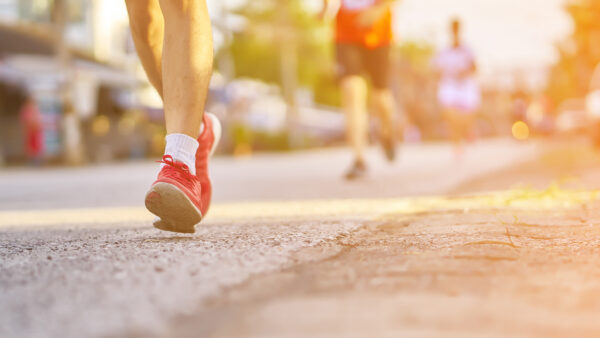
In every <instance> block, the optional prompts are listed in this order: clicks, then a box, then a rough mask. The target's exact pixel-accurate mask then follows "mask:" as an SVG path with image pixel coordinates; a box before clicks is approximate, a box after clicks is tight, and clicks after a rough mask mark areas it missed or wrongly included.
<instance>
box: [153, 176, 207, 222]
mask: <svg viewBox="0 0 600 338" xmlns="http://www.w3.org/2000/svg"><path fill="white" fill-rule="evenodd" d="M146 208H147V209H148V210H149V211H150V212H151V213H153V214H155V215H156V216H158V217H160V219H161V220H163V221H162V222H160V224H159V225H160V228H159V229H160V230H165V231H171V232H180V233H185V234H193V233H194V232H196V224H198V223H200V221H201V220H202V213H201V212H200V210H198V208H196V206H195V205H194V203H192V201H190V199H189V198H188V197H187V196H186V195H185V193H183V192H182V191H181V190H179V188H177V187H176V186H174V185H172V184H169V183H164V182H159V183H156V184H155V185H153V186H152V188H150V191H148V193H147V194H146ZM154 226H155V227H157V225H156V224H154Z"/></svg>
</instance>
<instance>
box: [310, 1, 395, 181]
mask: <svg viewBox="0 0 600 338" xmlns="http://www.w3.org/2000/svg"><path fill="white" fill-rule="evenodd" d="M394 2H395V1H394V0H341V3H340V4H338V5H339V6H338V10H337V15H336V19H335V21H336V22H335V45H336V48H335V49H336V50H335V52H336V62H337V65H336V67H337V69H336V70H337V75H338V76H339V78H340V83H341V88H342V109H343V110H344V112H345V113H346V118H347V135H348V141H349V142H350V145H351V147H352V150H353V152H354V162H353V164H352V166H351V167H350V169H349V171H348V172H347V173H346V176H345V177H346V179H348V180H354V179H358V178H361V177H363V176H365V174H366V172H367V166H366V163H365V149H366V147H367V146H368V139H369V138H368V130H369V128H368V125H369V123H368V122H369V119H368V114H367V105H368V104H367V102H368V86H369V85H368V82H367V80H370V84H371V87H372V89H373V90H372V92H371V100H372V107H373V109H374V111H375V112H376V113H377V116H378V117H379V120H380V135H379V136H380V141H381V144H382V146H383V149H384V152H385V156H386V157H387V159H388V160H389V161H393V160H394V159H395V139H394V130H393V125H394V123H393V120H394V116H393V113H394V105H395V103H394V98H393V96H392V93H391V91H390V89H389V73H390V45H391V43H392V11H391V5H392V3H394ZM332 5H333V1H332V0H324V1H323V12H322V14H321V16H323V17H324V16H325V15H326V14H327V13H328V12H329V11H330V10H331V8H332Z"/></svg>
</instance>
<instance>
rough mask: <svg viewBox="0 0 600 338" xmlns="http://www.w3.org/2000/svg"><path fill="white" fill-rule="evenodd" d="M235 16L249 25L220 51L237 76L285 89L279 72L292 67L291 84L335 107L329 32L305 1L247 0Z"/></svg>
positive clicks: (337, 100) (335, 97)
mask: <svg viewBox="0 0 600 338" xmlns="http://www.w3.org/2000/svg"><path fill="white" fill-rule="evenodd" d="M235 12H236V14H238V15H241V16H243V17H244V18H245V19H246V20H247V25H246V26H245V28H244V29H243V30H242V31H239V32H235V33H234V34H233V38H232V39H231V41H230V44H229V46H226V47H225V48H227V49H228V50H222V51H221V52H222V53H223V52H229V53H231V55H232V57H233V63H234V68H235V75H236V76H237V77H249V78H255V79H259V80H262V81H265V82H271V83H278V84H279V85H280V87H282V88H284V87H285V83H284V82H285V81H286V80H285V79H286V78H288V80H287V81H290V79H289V76H287V77H286V74H285V73H282V72H283V71H285V69H284V67H293V68H296V70H292V71H293V72H295V73H296V80H295V81H293V82H297V83H298V85H300V86H303V87H307V88H310V89H312V91H313V93H314V97H315V101H316V102H317V103H321V104H327V105H339V90H338V86H337V85H336V81H335V76H334V60H333V43H332V32H331V29H330V27H329V25H328V24H324V23H322V22H320V21H319V20H318V19H317V18H316V15H315V14H313V13H311V12H310V11H308V10H307V8H306V7H305V5H304V1H303V0H288V1H281V0H269V1H248V2H246V3H245V4H244V5H242V6H241V7H239V8H238V9H237V10H235ZM289 49H291V51H290V50H289ZM290 53H293V56H295V57H296V58H297V59H296V60H286V59H282V58H290V57H291V56H290V55H291V54H290ZM286 54H287V56H286ZM217 60H219V58H218V57H217ZM282 61H283V62H282ZM288 61H291V62H288ZM217 62H218V61H217ZM288 71H289V69H288ZM288 75H289V74H288ZM292 85H294V84H293V83H292Z"/></svg>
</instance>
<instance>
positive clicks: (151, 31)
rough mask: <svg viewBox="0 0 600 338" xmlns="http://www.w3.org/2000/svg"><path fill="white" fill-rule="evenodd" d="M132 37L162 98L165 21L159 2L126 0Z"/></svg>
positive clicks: (149, 77)
mask: <svg viewBox="0 0 600 338" xmlns="http://www.w3.org/2000/svg"><path fill="white" fill-rule="evenodd" d="M125 3H126V5H127V12H128V13H129V22H130V27H131V35H132V36H133V41H134V43H135V48H136V50H137V52H138V55H139V58H140V61H141V62H142V66H143V67H144V70H145V71H146V75H147V76H148V79H149V80H150V83H151V84H152V85H153V86H154V88H156V91H158V93H159V94H160V96H161V97H162V94H163V88H162V66H161V63H162V53H163V41H164V30H165V27H164V19H163V15H162V12H161V10H160V6H159V4H158V0H126V1H125Z"/></svg>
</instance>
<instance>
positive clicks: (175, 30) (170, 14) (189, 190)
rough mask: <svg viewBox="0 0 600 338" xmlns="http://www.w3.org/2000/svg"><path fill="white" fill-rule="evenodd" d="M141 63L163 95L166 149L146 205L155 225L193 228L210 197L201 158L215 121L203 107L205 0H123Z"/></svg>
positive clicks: (208, 68) (212, 139)
mask: <svg viewBox="0 0 600 338" xmlns="http://www.w3.org/2000/svg"><path fill="white" fill-rule="evenodd" d="M126 4H127V11H128V12H129V19H130V23H131V32H132V35H133V39H134V42H135V46H136V49H137V51H138V54H139V56H140V59H141V62H142V65H143V66H144V69H145V71H146V74H147V75H148V78H149V80H150V82H151V83H152V85H153V86H154V87H155V88H156V90H157V91H158V93H159V94H160V95H161V97H162V98H163V101H164V111H165V122H166V128H167V137H166V149H165V154H164V156H163V158H162V161H161V163H162V165H161V169H160V172H159V174H158V178H157V180H156V182H154V184H153V185H152V187H151V188H150V191H148V193H147V194H146V207H147V208H148V210H150V212H152V213H154V214H155V215H157V216H158V217H159V219H157V220H156V221H155V222H154V226H155V227H156V228H158V229H161V230H167V231H174V232H184V233H193V232H194V231H195V225H196V224H197V223H198V222H200V220H201V219H202V217H203V216H205V215H206V212H207V211H208V207H209V205H210V200H211V192H212V187H211V182H210V178H209V175H208V158H209V156H210V154H211V153H212V151H213V150H214V149H215V146H216V144H217V142H218V139H219V136H220V126H219V121H218V120H217V119H216V118H215V117H214V116H212V115H210V114H204V105H205V101H206V95H207V91H208V83H209V81H210V76H211V72H212V61H213V48H212V32H211V24H210V17H209V16H208V10H207V7H206V1H205V0H177V1H173V0H127V1H126Z"/></svg>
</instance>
